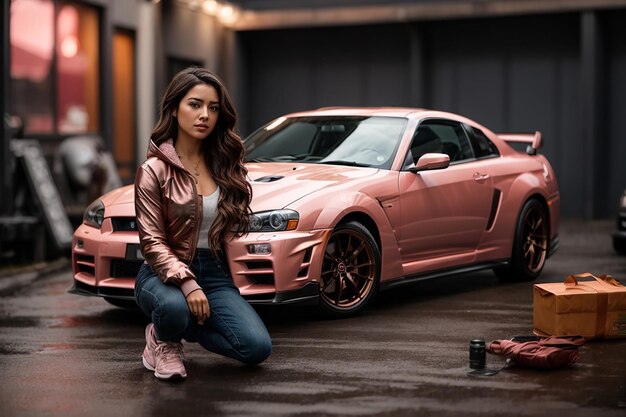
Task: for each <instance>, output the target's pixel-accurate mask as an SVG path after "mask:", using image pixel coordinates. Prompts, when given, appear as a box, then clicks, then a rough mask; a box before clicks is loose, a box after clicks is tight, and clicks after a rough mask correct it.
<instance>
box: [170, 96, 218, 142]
mask: <svg viewBox="0 0 626 417" xmlns="http://www.w3.org/2000/svg"><path fill="white" fill-rule="evenodd" d="M219 114H220V98H219V95H218V94H217V90H216V89H215V87H213V86H211V85H207V84H198V85H196V86H194V87H193V88H192V89H191V90H189V91H188V92H187V94H186V95H185V97H183V99H182V100H181V101H180V103H179V104H178V108H177V109H176V111H175V112H174V116H176V119H177V120H178V137H177V140H178V139H181V138H182V137H186V138H188V139H198V140H202V139H204V138H206V137H207V136H209V134H210V133H211V132H212V131H213V129H214V128H215V125H216V124H217V119H218V117H219Z"/></svg>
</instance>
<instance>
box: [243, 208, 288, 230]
mask: <svg viewBox="0 0 626 417" xmlns="http://www.w3.org/2000/svg"><path fill="white" fill-rule="evenodd" d="M299 220H300V215H299V214H298V212H297V211H293V210H272V211H262V212H259V213H254V214H252V215H251V217H250V231H251V232H279V231H283V230H294V229H296V227H298V222H299Z"/></svg>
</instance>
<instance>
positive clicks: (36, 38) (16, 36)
mask: <svg viewBox="0 0 626 417" xmlns="http://www.w3.org/2000/svg"><path fill="white" fill-rule="evenodd" d="M10 28H11V32H10V41H11V112H12V113H13V114H14V115H17V116H19V117H21V118H22V120H23V122H24V131H25V133H52V130H53V125H52V105H53V104H52V101H53V100H52V94H53V93H52V73H53V71H52V56H53V53H54V45H53V43H54V4H53V2H52V0H14V1H12V2H11V24H10Z"/></svg>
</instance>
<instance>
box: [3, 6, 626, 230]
mask: <svg viewBox="0 0 626 417" xmlns="http://www.w3.org/2000/svg"><path fill="white" fill-rule="evenodd" d="M624 22H626V1H623V0H612V1H611V0H571V1H560V0H544V1H540V2H538V1H523V0H437V1H435V0H421V1H420V0H413V1H411V0H395V1H393V2H390V1H376V0H333V1H329V0H299V1H293V0H238V1H231V2H225V1H222V0H161V1H154V0H10V1H9V0H5V1H4V2H3V6H2V28H3V37H2V49H3V53H2V62H1V69H0V71H1V74H0V75H1V78H2V85H3V88H2V91H3V95H2V103H0V106H1V110H2V113H3V114H5V123H4V129H3V131H2V139H1V141H0V144H1V145H2V146H1V147H0V152H1V153H2V158H3V159H2V169H1V170H0V171H1V172H0V185H1V186H2V195H3V196H11V195H14V191H15V190H14V188H15V178H14V176H15V172H14V164H13V163H12V160H11V151H10V145H9V143H10V140H20V139H35V140H37V141H38V142H39V143H40V144H41V146H42V148H43V149H44V152H45V154H46V156H47V157H48V159H49V160H50V161H53V160H54V158H55V153H56V152H58V148H59V146H60V144H61V143H62V142H63V141H64V140H65V139H66V138H68V137H76V136H92V137H97V138H100V140H101V143H102V146H103V147H104V149H105V150H107V151H109V152H110V153H111V155H112V156H113V159H114V160H115V165H116V169H117V173H118V174H119V177H120V178H121V179H122V182H124V183H131V182H132V181H133V177H134V172H135V169H136V167H137V165H138V164H139V163H141V161H142V160H143V159H144V156H145V152H146V149H147V141H148V137H149V135H150V132H151V130H152V127H153V125H154V123H155V119H156V112H157V108H158V99H159V97H160V94H161V93H162V92H163V90H164V88H165V86H166V84H167V82H168V80H169V79H170V78H171V76H172V75H173V74H174V73H176V72H177V71H178V70H180V69H181V68H184V67H186V66H188V65H201V66H205V67H207V68H209V69H210V70H213V71H215V72H217V73H218V74H219V75H220V76H221V77H222V78H223V79H224V80H225V82H226V84H227V85H228V87H229V89H230V90H231V93H232V94H233V96H234V99H235V102H236V105H237V107H238V109H239V112H240V131H241V133H242V135H246V134H249V133H251V132H252V131H253V130H254V129H255V128H256V127H258V126H260V125H261V124H263V123H265V122H268V121H269V120H271V119H273V118H275V117H277V116H279V115H281V114H284V113H288V112H294V111H299V110H305V109H310V108H317V107H322V106H336V105H349V106H353V105H354V106H411V107H427V108H434V109H440V110H446V111H452V112H456V113H460V114H463V115H466V116H468V117H470V118H473V119H475V120H477V121H479V122H481V123H483V124H484V125H486V126H489V127H491V128H493V129H494V130H495V131H498V132H529V131H530V132H532V131H535V130H540V131H542V133H543V135H544V144H545V145H544V146H545V147H544V149H543V152H544V153H545V154H546V155H547V156H548V157H549V159H550V160H551V162H552V163H553V166H554V168H555V170H556V172H557V175H558V179H559V183H560V187H561V192H562V206H561V207H562V215H563V216H564V217H575V218H583V219H594V218H606V217H611V216H613V215H614V213H615V211H616V208H617V207H616V204H617V200H618V198H619V196H620V194H621V192H622V191H623V189H624V187H626V164H624V163H623V160H624V159H626V140H625V139H624V138H623V133H622V132H621V124H622V123H621V117H623V116H624V115H626V25H625V24H624ZM16 120H17V121H19V123H18V124H19V128H18V129H15V128H14V125H13V124H12V122H13V121H16ZM51 163H52V162H51ZM1 209H2V210H1V213H0V215H3V216H11V215H12V213H13V212H14V209H15V207H14V202H13V201H11V199H6V198H3V203H2V207H1Z"/></svg>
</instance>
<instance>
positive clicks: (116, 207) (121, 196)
mask: <svg viewBox="0 0 626 417" xmlns="http://www.w3.org/2000/svg"><path fill="white" fill-rule="evenodd" d="M100 200H102V203H103V204H104V207H105V213H104V215H105V216H106V217H118V216H122V217H124V216H134V215H135V187H134V186H133V185H126V186H124V187H120V188H116V189H115V190H113V191H110V192H108V193H106V194H105V195H103V196H102V197H100Z"/></svg>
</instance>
